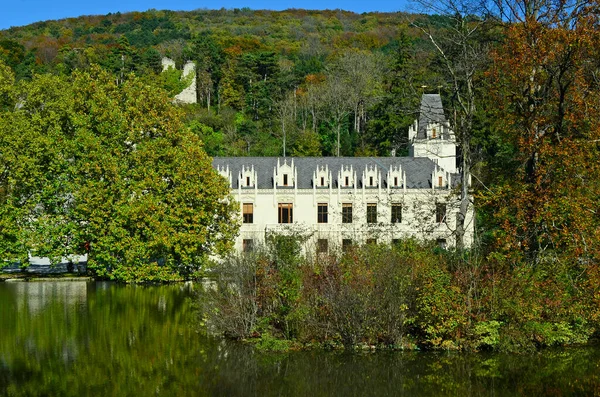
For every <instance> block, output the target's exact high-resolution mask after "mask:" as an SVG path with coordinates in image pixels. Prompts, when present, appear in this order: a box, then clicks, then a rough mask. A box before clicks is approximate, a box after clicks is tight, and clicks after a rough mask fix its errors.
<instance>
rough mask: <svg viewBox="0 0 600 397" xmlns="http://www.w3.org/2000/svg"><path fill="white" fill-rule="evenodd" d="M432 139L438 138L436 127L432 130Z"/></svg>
mask: <svg viewBox="0 0 600 397" xmlns="http://www.w3.org/2000/svg"><path fill="white" fill-rule="evenodd" d="M431 137H432V138H434V139H435V138H436V137H437V130H436V128H435V127H434V128H433V129H432V130H431Z"/></svg>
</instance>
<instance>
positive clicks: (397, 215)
mask: <svg viewBox="0 0 600 397" xmlns="http://www.w3.org/2000/svg"><path fill="white" fill-rule="evenodd" d="M401 222H402V204H392V223H401Z"/></svg>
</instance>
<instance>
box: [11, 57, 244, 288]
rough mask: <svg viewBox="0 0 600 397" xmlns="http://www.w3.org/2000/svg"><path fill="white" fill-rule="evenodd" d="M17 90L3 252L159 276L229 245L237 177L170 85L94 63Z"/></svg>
mask: <svg viewBox="0 0 600 397" xmlns="http://www.w3.org/2000/svg"><path fill="white" fill-rule="evenodd" d="M16 97H18V98H19V100H20V103H21V105H20V106H17V107H15V108H13V109H12V110H10V111H7V112H4V113H3V114H2V118H3V120H2V121H5V120H9V121H10V124H6V123H4V122H3V123H2V128H3V129H5V131H6V132H7V133H4V134H2V136H3V137H6V136H8V137H9V138H7V139H6V142H2V143H3V147H4V144H6V146H7V147H8V149H5V150H3V156H2V161H3V162H6V163H7V164H6V165H5V166H4V169H5V170H7V171H6V173H8V177H7V178H6V179H3V180H2V181H0V186H3V191H4V192H5V193H4V199H3V201H2V202H0V214H2V218H0V219H1V222H2V223H3V224H4V223H9V224H10V225H12V226H11V228H9V229H6V230H9V231H11V230H12V231H13V232H11V233H10V235H7V233H6V232H4V231H3V234H2V235H0V238H1V239H2V240H1V241H0V246H1V247H2V252H1V253H2V254H3V256H4V257H7V256H6V255H9V254H11V256H8V257H9V258H13V257H14V258H17V257H19V258H22V257H23V256H25V257H26V253H27V252H32V253H35V254H37V255H44V256H50V257H52V258H57V257H60V256H65V255H68V254H83V253H87V254H88V268H89V269H90V270H92V271H93V272H95V273H96V274H97V275H98V276H100V277H107V278H111V279H116V280H122V281H151V280H168V279H175V278H182V277H189V276H193V275H194V274H196V273H197V272H198V271H201V270H202V269H203V266H205V265H206V263H207V261H208V260H209V257H210V256H211V255H219V254H224V253H225V252H226V251H227V250H228V249H229V248H230V247H231V245H232V240H233V235H234V234H235V233H236V230H237V224H236V221H235V215H234V214H235V208H236V204H235V203H234V202H233V200H232V199H231V198H230V197H229V187H228V185H227V183H226V182H225V181H224V180H223V178H221V177H220V176H219V175H218V174H217V173H216V171H215V170H214V169H213V168H212V166H211V160H210V158H209V157H208V156H207V155H206V153H205V152H204V150H203V148H202V143H201V141H200V140H199V139H198V137H197V136H196V135H194V134H193V133H191V132H190V131H189V130H187V129H186V128H184V127H183V124H182V122H181V117H180V116H181V114H180V111H179V110H178V108H176V107H175V106H174V105H173V104H172V103H171V101H170V99H169V97H168V96H167V95H166V93H165V92H164V91H162V90H160V89H157V88H155V87H152V86H150V85H147V84H145V83H144V82H142V81H141V80H139V79H137V78H135V77H133V76H126V77H125V78H124V80H123V82H122V83H120V84H117V82H115V81H114V80H113V79H112V78H111V76H110V75H109V74H108V73H106V72H103V71H101V70H99V69H98V68H97V67H94V68H92V70H91V71H90V72H76V73H74V75H73V77H72V78H71V79H69V80H65V79H61V78H58V77H51V76H39V77H36V78H35V79H34V80H33V81H32V82H31V83H24V84H22V85H21V86H20V87H19V90H18V93H17V94H16ZM20 136H23V138H20ZM24 142H26V143H27V145H25V144H24ZM29 147H31V149H28V148H29ZM9 150H10V153H11V154H12V155H11V156H5V155H4V154H5V153H9ZM15 209H18V211H13V210H15ZM9 215H10V216H12V218H10V219H8V218H7V216H9ZM7 219H8V221H7ZM12 220H14V222H12V223H11V221H12ZM36 238H37V239H36Z"/></svg>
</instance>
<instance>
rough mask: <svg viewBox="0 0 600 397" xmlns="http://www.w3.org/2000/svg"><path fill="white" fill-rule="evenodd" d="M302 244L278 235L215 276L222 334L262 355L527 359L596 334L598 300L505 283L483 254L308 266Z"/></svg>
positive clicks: (397, 250)
mask: <svg viewBox="0 0 600 397" xmlns="http://www.w3.org/2000/svg"><path fill="white" fill-rule="evenodd" d="M300 241H301V240H299V239H297V238H296V239H293V238H291V237H289V236H280V235H277V236H272V237H271V240H270V243H269V249H267V250H258V251H257V252H254V253H252V254H245V255H240V256H239V257H233V258H230V259H229V260H226V261H225V262H224V263H222V264H220V265H219V266H218V267H217V268H216V273H215V276H216V280H217V285H218V286H217V288H216V289H214V290H213V291H212V292H211V294H212V295H211V296H212V298H211V299H209V300H208V301H207V302H206V305H207V308H210V309H211V310H212V311H213V314H214V315H212V316H209V318H208V324H209V325H210V326H211V329H212V330H213V331H214V332H217V333H223V334H225V335H228V336H235V337H236V338H240V339H248V338H252V339H254V338H258V340H259V342H258V343H259V345H260V346H261V348H265V349H280V348H281V349H284V348H286V346H287V347H290V348H297V347H298V346H305V347H309V346H322V347H332V346H333V347H342V346H343V347H345V348H357V347H360V346H379V347H385V348H394V349H415V348H426V349H445V350H455V349H456V350H479V349H492V350H499V351H511V352H527V351H532V350H534V349H536V348H540V347H550V346H562V345H573V344H582V343H586V342H587V341H589V340H590V338H591V337H592V336H593V335H594V333H595V332H596V329H597V317H596V311H594V310H590V308H589V307H588V306H587V304H588V302H590V301H589V297H588V296H586V295H590V293H587V294H580V292H578V291H572V292H566V290H567V289H568V288H566V286H565V285H564V284H562V283H565V282H567V280H566V279H564V278H563V277H562V275H561V274H560V273H556V274H553V276H551V277H550V276H548V275H547V274H546V275H541V274H540V273H539V272H537V271H532V272H528V271H523V269H516V270H519V271H515V272H513V273H508V274H506V273H504V274H502V275H498V274H496V273H494V271H493V270H492V268H490V267H488V266H483V265H481V264H478V256H477V253H475V252H471V253H468V254H464V253H463V254H462V255H458V254H454V253H448V252H444V251H440V250H439V249H437V248H436V247H433V246H428V245H421V244H419V243H417V242H416V241H412V240H408V241H401V242H399V243H398V244H395V245H394V246H391V247H390V246H386V245H365V246H363V247H358V248H355V249H353V250H352V251H350V252H347V253H345V254H343V255H341V256H335V255H334V256H322V255H321V256H316V257H314V258H312V259H311V258H310V257H309V258H301V256H300V248H299V247H300ZM532 270H533V269H532ZM584 285H585V284H583V283H582V284H579V287H578V288H580V289H581V288H584ZM586 288H589V287H586ZM560 291H562V295H561V292H560ZM588 291H590V290H588ZM591 295H593V294H591ZM236 313H237V314H236ZM240 313H244V315H243V316H242V315H241V314H240ZM243 318H245V319H246V320H245V321H241V320H242V319H243ZM248 319H251V321H249V320H248ZM241 324H243V325H244V326H243V327H241V326H240V325H241ZM234 330H235V331H234ZM263 339H264V340H263ZM273 339H280V340H285V341H287V342H288V343H290V345H286V344H278V343H276V342H275V341H274V340H273Z"/></svg>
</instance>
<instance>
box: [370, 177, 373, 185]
mask: <svg viewBox="0 0 600 397" xmlns="http://www.w3.org/2000/svg"><path fill="white" fill-rule="evenodd" d="M369 186H373V177H372V176H370V177H369Z"/></svg>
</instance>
